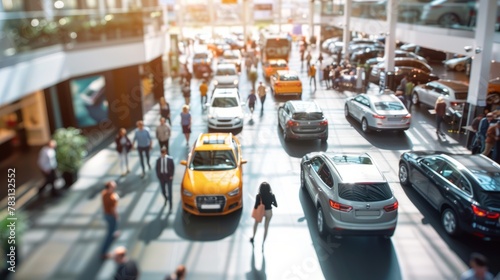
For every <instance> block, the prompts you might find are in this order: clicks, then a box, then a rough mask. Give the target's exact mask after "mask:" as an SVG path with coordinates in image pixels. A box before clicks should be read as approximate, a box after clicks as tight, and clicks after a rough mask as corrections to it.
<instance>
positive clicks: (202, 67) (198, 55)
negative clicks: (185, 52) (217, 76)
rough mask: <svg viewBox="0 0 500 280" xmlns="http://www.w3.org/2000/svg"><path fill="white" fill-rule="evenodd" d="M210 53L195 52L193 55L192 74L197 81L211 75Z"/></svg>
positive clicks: (207, 51)
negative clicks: (205, 75)
mask: <svg viewBox="0 0 500 280" xmlns="http://www.w3.org/2000/svg"><path fill="white" fill-rule="evenodd" d="M212 58H213V57H212V53H211V52H210V51H209V50H206V49H205V50H201V49H199V50H195V53H194V55H193V74H194V76H195V77H196V78H197V79H200V78H202V77H203V75H204V74H211V73H212Z"/></svg>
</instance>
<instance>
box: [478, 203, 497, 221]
mask: <svg viewBox="0 0 500 280" xmlns="http://www.w3.org/2000/svg"><path fill="white" fill-rule="evenodd" d="M472 211H473V212H474V215H476V216H478V217H485V218H488V219H498V218H499V217H500V213H496V212H489V211H487V210H484V209H481V208H479V207H477V206H476V205H474V204H473V205H472Z"/></svg>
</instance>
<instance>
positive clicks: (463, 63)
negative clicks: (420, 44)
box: [443, 56, 472, 72]
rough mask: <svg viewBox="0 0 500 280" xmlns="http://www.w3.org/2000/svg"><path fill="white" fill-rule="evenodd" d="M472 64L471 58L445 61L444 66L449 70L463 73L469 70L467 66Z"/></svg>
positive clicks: (463, 57) (465, 57)
mask: <svg viewBox="0 0 500 280" xmlns="http://www.w3.org/2000/svg"><path fill="white" fill-rule="evenodd" d="M471 63H472V58H471V57H470V56H462V57H455V58H451V59H448V60H445V61H443V64H444V65H445V66H446V68H447V69H449V70H455V71H457V72H462V71H465V70H466V69H467V65H470V64H471Z"/></svg>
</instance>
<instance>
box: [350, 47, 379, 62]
mask: <svg viewBox="0 0 500 280" xmlns="http://www.w3.org/2000/svg"><path fill="white" fill-rule="evenodd" d="M358 46H359V48H354V49H353V51H352V53H351V57H350V61H351V63H355V64H365V62H366V61H367V60H368V59H370V58H374V57H377V56H380V55H383V54H384V47H378V46H364V45H358Z"/></svg>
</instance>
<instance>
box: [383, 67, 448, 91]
mask: <svg viewBox="0 0 500 280" xmlns="http://www.w3.org/2000/svg"><path fill="white" fill-rule="evenodd" d="M393 74H394V77H393V84H392V86H393V88H390V89H391V90H393V91H396V89H397V86H398V85H399V84H401V80H402V79H403V78H404V76H405V74H406V75H408V77H409V78H410V79H411V80H412V81H413V83H415V85H420V84H426V83H428V82H431V81H436V80H439V77H438V76H437V75H435V74H432V73H427V72H426V71H422V70H420V69H416V68H413V67H405V66H401V67H396V68H395V69H394V71H393ZM386 77H387V73H386V72H381V73H380V79H379V82H378V84H379V87H380V89H385V88H386V87H389V86H390V85H387V81H386V80H387V78H386Z"/></svg>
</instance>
